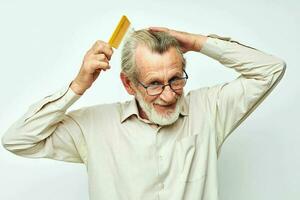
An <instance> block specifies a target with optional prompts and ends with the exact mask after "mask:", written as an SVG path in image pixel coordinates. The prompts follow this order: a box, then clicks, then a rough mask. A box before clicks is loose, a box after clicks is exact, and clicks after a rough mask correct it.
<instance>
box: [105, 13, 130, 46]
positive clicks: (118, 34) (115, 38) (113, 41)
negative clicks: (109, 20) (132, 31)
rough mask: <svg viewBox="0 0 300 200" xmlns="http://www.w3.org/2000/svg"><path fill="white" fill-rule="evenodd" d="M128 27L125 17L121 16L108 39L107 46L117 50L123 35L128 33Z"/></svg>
mask: <svg viewBox="0 0 300 200" xmlns="http://www.w3.org/2000/svg"><path fill="white" fill-rule="evenodd" d="M129 26H130V21H129V20H128V18H127V17H126V16H125V15H123V16H122V18H121V19H120V21H119V23H118V26H117V27H116V29H115V30H114V32H113V34H112V36H111V37H110V39H109V42H108V44H109V45H110V46H112V47H114V48H116V49H117V48H118V47H119V45H120V43H121V41H122V39H123V38H124V35H125V34H126V32H127V31H128V28H129Z"/></svg>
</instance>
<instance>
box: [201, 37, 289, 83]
mask: <svg viewBox="0 0 300 200" xmlns="http://www.w3.org/2000/svg"><path fill="white" fill-rule="evenodd" d="M213 37H217V36H215V35H214V36H213ZM220 38H221V37H220ZM200 52H201V53H203V54H205V55H207V56H209V57H211V58H213V59H216V60H217V61H219V62H220V63H221V64H223V65H224V66H226V67H229V68H233V69H235V70H236V71H237V72H238V73H240V74H241V75H242V76H243V77H244V78H249V79H263V78H266V77H270V76H272V75H275V74H277V77H278V76H279V74H280V73H281V72H282V71H284V69H285V63H284V61H283V60H281V59H280V58H277V57H275V56H272V55H269V54H266V53H264V52H262V51H259V50H257V49H254V48H250V47H246V46H244V45H241V44H238V43H237V42H235V41H232V40H231V39H230V38H222V40H221V39H217V38H212V37H209V39H208V40H207V41H206V42H205V44H203V47H202V49H201V50H200Z"/></svg>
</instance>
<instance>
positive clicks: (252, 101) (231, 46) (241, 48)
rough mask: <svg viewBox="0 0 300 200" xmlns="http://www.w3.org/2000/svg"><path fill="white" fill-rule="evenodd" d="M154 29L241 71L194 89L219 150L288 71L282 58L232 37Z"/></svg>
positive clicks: (194, 94)
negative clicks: (222, 82)
mask: <svg viewBox="0 0 300 200" xmlns="http://www.w3.org/2000/svg"><path fill="white" fill-rule="evenodd" d="M150 30H152V31H164V32H168V33H169V34H171V35H173V36H174V37H175V38H176V39H177V40H178V42H179V43H180V44H181V47H182V50H183V52H188V51H195V52H201V53H202V54H205V55H207V56H209V57H211V58H213V59H215V60H217V61H218V62H220V63H221V64H222V65H224V66H225V67H228V68H232V69H234V70H235V71H237V72H238V73H240V76H239V77H238V78H237V79H235V80H233V81H231V82H229V83H224V84H220V85H216V86H213V87H208V88H201V89H200V90H196V91H192V92H190V96H193V97H192V98H191V99H194V100H195V101H196V102H193V103H195V104H198V105H201V106H199V109H203V110H204V111H203V113H206V114H207V116H206V117H210V118H211V121H212V126H213V128H214V132H215V135H216V146H217V150H218V152H219V150H220V147H221V146H222V144H223V142H224V141H225V139H226V138H227V137H228V136H229V135H230V133H232V131H233V130H234V129H235V128H236V127H238V126H239V125H240V124H241V122H243V121H244V120H245V119H246V118H247V117H248V116H249V114H250V113H251V112H252V111H254V109H255V108H256V107H257V106H258V105H259V104H260V103H261V102H262V101H263V100H264V99H265V98H266V96H267V95H268V94H269V93H270V92H271V91H272V89H273V88H274V87H275V86H276V84H277V83H278V82H279V81H280V79H281V78H282V76H283V74H284V72H285V68H286V64H285V62H284V61H283V60H282V59H280V58H277V57H275V56H273V55H269V54H267V53H264V52H262V51H259V50H257V49H254V48H252V47H248V46H245V45H243V44H240V43H238V42H236V41H233V40H231V38H228V37H220V36H217V35H208V36H203V35H196V34H191V33H186V32H180V31H175V30H171V29H168V28H163V27H152V28H150ZM195 112H197V111H195Z"/></svg>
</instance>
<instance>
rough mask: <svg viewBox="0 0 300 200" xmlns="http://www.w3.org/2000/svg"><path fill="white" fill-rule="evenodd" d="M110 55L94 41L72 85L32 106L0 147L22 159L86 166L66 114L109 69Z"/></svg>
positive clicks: (75, 127) (82, 145)
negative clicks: (103, 71)
mask: <svg viewBox="0 0 300 200" xmlns="http://www.w3.org/2000/svg"><path fill="white" fill-rule="evenodd" d="M112 53H113V51H112V48H111V47H110V46H109V45H108V44H107V43H105V42H102V41H97V42H96V43H95V44H94V45H93V47H92V48H91V49H90V50H89V51H88V52H87V53H86V55H85V57H84V60H83V63H82V66H81V68H80V71H79V73H78V75H77V76H76V78H75V79H74V81H72V83H71V84H70V85H68V86H66V87H65V88H63V89H62V90H60V91H58V92H56V93H55V94H53V95H50V96H48V97H45V98H44V99H42V100H41V101H39V102H37V103H35V104H33V105H32V106H31V107H30V108H29V110H28V111H27V112H26V113H25V115H23V116H22V117H21V118H20V119H19V120H17V121H16V122H15V123H14V124H13V125H12V126H11V127H10V128H9V129H8V130H7V131H6V133H5V134H4V136H3V137H2V144H3V146H4V147H5V148H6V149H7V150H8V151H11V152H12V153H14V154H17V155H20V156H24V157H31V158H51V159H56V160H63V161H68V162H79V163H82V162H84V163H85V162H87V156H86V154H87V147H86V142H85V137H84V133H82V130H81V127H80V125H79V124H78V123H77V122H76V121H75V120H74V118H73V117H72V115H73V114H72V113H69V114H66V111H67V109H68V108H69V107H70V106H71V105H72V104H73V103H74V102H75V101H76V100H77V99H78V98H80V96H81V95H82V94H83V93H84V92H85V91H86V90H87V89H88V88H90V87H91V85H92V83H93V82H94V81H95V80H96V79H97V77H98V76H99V74H100V72H101V71H102V70H106V69H109V60H110V58H111V56H112ZM83 116H84V115H83Z"/></svg>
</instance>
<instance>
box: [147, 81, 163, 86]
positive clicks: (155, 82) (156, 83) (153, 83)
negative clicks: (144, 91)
mask: <svg viewBox="0 0 300 200" xmlns="http://www.w3.org/2000/svg"><path fill="white" fill-rule="evenodd" d="M150 85H161V83H160V82H158V81H152V82H151V83H150Z"/></svg>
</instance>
